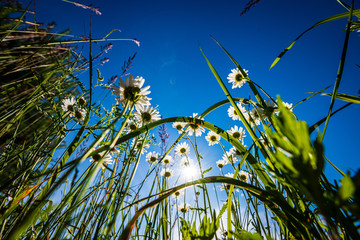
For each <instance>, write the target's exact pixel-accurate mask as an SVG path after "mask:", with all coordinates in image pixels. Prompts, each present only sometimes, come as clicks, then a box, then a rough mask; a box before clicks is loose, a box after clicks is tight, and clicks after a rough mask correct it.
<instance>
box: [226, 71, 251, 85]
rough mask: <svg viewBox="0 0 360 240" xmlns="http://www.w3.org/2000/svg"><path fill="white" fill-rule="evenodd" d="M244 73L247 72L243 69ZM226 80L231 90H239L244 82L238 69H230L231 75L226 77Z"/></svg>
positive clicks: (244, 79) (243, 77)
mask: <svg viewBox="0 0 360 240" xmlns="http://www.w3.org/2000/svg"><path fill="white" fill-rule="evenodd" d="M243 70H244V72H245V73H246V74H247V73H248V71H247V70H245V69H243ZM227 79H228V80H229V83H232V88H233V89H234V88H241V87H242V85H244V83H245V82H246V78H245V76H244V75H243V74H242V73H241V71H240V70H239V69H232V70H231V73H230V74H229V75H228V77H227Z"/></svg>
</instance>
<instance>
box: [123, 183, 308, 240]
mask: <svg viewBox="0 0 360 240" xmlns="http://www.w3.org/2000/svg"><path fill="white" fill-rule="evenodd" d="M204 183H205V184H206V183H227V184H231V185H235V186H237V187H240V188H242V189H244V190H246V191H248V192H250V193H251V194H253V195H254V196H255V197H257V198H259V199H260V200H261V201H263V202H264V203H265V204H266V205H268V206H269V208H270V209H272V210H273V211H274V213H275V214H276V215H277V216H280V217H281V218H282V219H284V220H285V219H286V220H289V219H291V220H290V222H289V223H291V224H294V225H295V226H293V227H297V228H299V229H301V230H302V231H306V230H305V229H306V228H307V227H310V226H309V225H308V223H307V222H306V220H305V218H304V217H303V216H301V215H300V214H298V213H297V212H296V211H295V210H294V209H293V208H292V207H291V206H290V205H289V204H288V202H287V201H286V200H285V199H284V198H283V197H282V195H281V194H279V193H278V192H274V191H265V190H262V189H260V188H258V187H255V186H253V185H250V184H247V183H245V182H243V181H240V180H237V179H234V178H229V177H222V176H213V177H206V178H202V179H198V180H195V181H191V182H187V183H184V184H182V185H179V186H177V187H174V188H171V189H169V190H167V191H166V192H164V193H163V194H162V195H159V197H158V198H157V199H155V200H153V201H151V202H149V203H148V204H145V205H144V206H143V207H142V208H140V209H139V210H138V211H137V212H136V213H135V215H134V216H133V218H132V219H131V220H130V221H129V222H128V224H127V226H126V227H125V229H124V230H123V232H122V233H121V235H120V237H119V240H128V239H130V235H131V232H132V230H133V228H134V226H135V224H136V221H137V219H138V218H139V217H140V216H141V215H142V214H143V213H144V212H145V211H146V210H147V209H149V208H153V207H155V206H157V205H158V204H159V203H160V202H161V201H163V200H164V199H166V198H167V197H169V196H170V195H172V194H173V193H175V192H176V191H178V190H181V189H183V188H186V187H189V186H194V185H198V184H204ZM148 198H149V197H147V198H146V199H148ZM146 199H144V200H146ZM295 219H296V220H295Z"/></svg>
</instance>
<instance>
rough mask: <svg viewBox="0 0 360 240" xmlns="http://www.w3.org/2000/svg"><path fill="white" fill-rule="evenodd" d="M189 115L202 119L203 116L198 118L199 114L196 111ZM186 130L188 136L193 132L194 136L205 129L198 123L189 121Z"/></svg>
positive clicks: (199, 134)
mask: <svg viewBox="0 0 360 240" xmlns="http://www.w3.org/2000/svg"><path fill="white" fill-rule="evenodd" d="M190 117H192V118H197V119H200V120H203V118H200V116H199V115H198V114H197V113H193V115H192V116H190ZM186 131H187V133H188V134H189V136H192V135H193V134H194V133H195V136H197V137H199V136H201V134H202V133H203V132H205V129H204V128H203V127H201V126H200V125H198V124H195V123H190V124H189V127H188V128H187V130H186Z"/></svg>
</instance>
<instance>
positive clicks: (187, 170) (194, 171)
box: [181, 165, 199, 180]
mask: <svg viewBox="0 0 360 240" xmlns="http://www.w3.org/2000/svg"><path fill="white" fill-rule="evenodd" d="M181 175H182V176H184V178H185V180H193V179H196V178H197V177H198V176H199V169H198V168H197V167H196V166H195V165H190V166H186V167H183V168H182V171H181Z"/></svg>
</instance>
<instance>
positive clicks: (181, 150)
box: [175, 142, 190, 157]
mask: <svg viewBox="0 0 360 240" xmlns="http://www.w3.org/2000/svg"><path fill="white" fill-rule="evenodd" d="M189 153H190V147H189V145H188V144H187V143H186V142H183V143H179V144H178V145H177V146H176V148H175V154H176V155H178V156H180V157H181V156H184V155H186V154H189Z"/></svg>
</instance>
